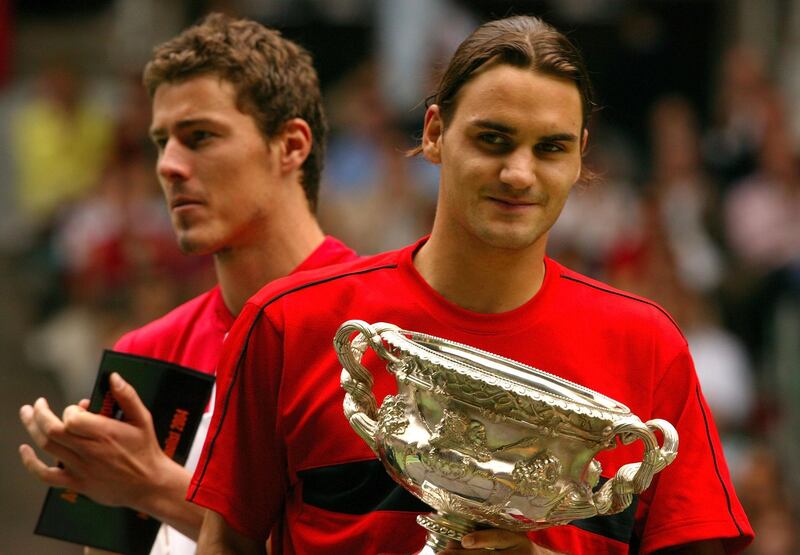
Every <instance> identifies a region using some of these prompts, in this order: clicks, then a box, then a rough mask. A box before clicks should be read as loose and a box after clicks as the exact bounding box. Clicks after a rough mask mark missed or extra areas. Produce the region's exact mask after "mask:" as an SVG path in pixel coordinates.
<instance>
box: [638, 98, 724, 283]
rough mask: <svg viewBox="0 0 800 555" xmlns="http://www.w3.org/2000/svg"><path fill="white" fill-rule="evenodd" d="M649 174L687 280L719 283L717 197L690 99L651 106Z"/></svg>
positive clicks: (682, 275) (680, 269) (681, 272)
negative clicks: (705, 161)
mask: <svg viewBox="0 0 800 555" xmlns="http://www.w3.org/2000/svg"><path fill="white" fill-rule="evenodd" d="M650 137H651V151H652V152H651V159H652V165H651V175H650V182H649V183H648V185H647V187H648V188H649V193H650V194H652V195H653V196H654V199H655V202H656V203H657V205H658V210H659V215H660V217H661V222H662V225H663V227H664V231H665V239H666V240H667V241H668V242H669V245H670V248H671V250H672V252H673V254H674V256H675V262H676V264H677V268H678V273H679V276H680V279H681V281H682V282H683V284H684V285H685V286H687V287H689V288H691V289H693V290H696V291H706V292H707V291H711V290H713V289H714V288H715V287H716V286H717V285H719V283H720V280H721V278H722V272H723V257H722V253H721V251H720V248H719V246H718V245H717V243H716V240H715V239H714V236H715V235H716V236H717V237H718V236H719V227H720V225H719V220H720V217H719V214H718V212H717V210H718V206H719V199H718V196H717V193H716V188H715V186H714V184H713V183H712V182H711V180H710V178H709V176H707V175H706V173H705V171H704V169H703V167H702V162H701V157H700V129H699V125H698V122H697V117H696V114H695V112H694V110H693V108H692V106H691V105H690V104H689V102H688V101H687V100H686V99H685V98H683V97H680V96H667V97H663V98H661V99H659V100H658V101H657V102H656V103H655V105H654V106H653V108H652V110H651V116H650Z"/></svg>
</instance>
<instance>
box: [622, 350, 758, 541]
mask: <svg viewBox="0 0 800 555" xmlns="http://www.w3.org/2000/svg"><path fill="white" fill-rule="evenodd" d="M653 407H654V410H653V414H654V415H655V416H657V417H659V418H663V419H665V420H667V421H669V422H670V423H671V424H673V425H674V426H675V429H676V430H677V432H678V437H679V447H678V456H677V458H676V459H675V461H674V462H673V463H672V464H671V465H670V466H668V467H667V468H666V469H664V470H663V471H662V472H661V473H659V474H658V475H656V477H655V478H654V480H653V483H652V485H651V486H650V488H649V489H648V490H646V491H645V492H644V493H643V494H642V495H641V497H640V508H639V509H640V510H639V515H640V516H644V517H645V518H644V520H643V521H640V522H639V523H638V526H637V528H638V533H639V534H640V535H641V545H640V552H641V553H643V554H647V553H652V552H654V551H657V550H659V549H663V548H666V547H671V546H677V545H683V544H686V543H692V542H697V541H701V540H706V539H715V538H721V539H723V540H724V543H725V546H726V550H727V552H728V553H738V552H740V551H741V550H743V549H744V548H745V547H746V546H747V544H749V543H750V541H752V538H753V532H752V529H751V528H750V524H749V523H748V521H747V517H746V516H745V514H744V510H743V509H742V507H741V504H740V503H739V500H738V499H737V497H736V492H735V491H734V489H733V485H732V484H731V480H730V475H729V473H728V467H727V464H726V462H725V458H724V456H723V452H722V446H721V444H720V441H719V436H718V433H717V429H716V426H715V424H714V420H713V418H712V416H711V412H710V411H709V408H708V405H707V404H706V401H705V399H704V397H703V393H702V391H701V389H700V384H699V383H698V380H697V376H696V374H695V371H694V366H693V364H692V359H691V356H690V354H689V352H688V349H682V350H681V352H679V353H678V354H677V356H675V358H674V359H673V361H672V362H671V364H669V366H668V367H667V369H666V371H665V373H664V375H663V379H662V380H661V383H660V384H659V386H658V387H656V389H655V399H654V405H653Z"/></svg>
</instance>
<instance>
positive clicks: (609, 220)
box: [548, 117, 642, 277]
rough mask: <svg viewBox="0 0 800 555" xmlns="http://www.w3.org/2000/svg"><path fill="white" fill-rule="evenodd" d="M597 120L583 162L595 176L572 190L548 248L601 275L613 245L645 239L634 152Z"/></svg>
mask: <svg viewBox="0 0 800 555" xmlns="http://www.w3.org/2000/svg"><path fill="white" fill-rule="evenodd" d="M598 120H599V117H598V118H595V121H593V122H592V129H591V130H590V136H591V139H590V143H591V146H590V147H589V151H588V153H587V155H586V159H585V161H584V165H585V167H586V168H588V171H589V172H591V173H592V175H594V178H591V179H590V182H588V183H586V182H585V181H584V182H581V183H579V185H578V186H577V187H575V189H574V190H573V191H572V192H571V193H570V196H569V198H568V199H567V203H566V205H565V206H564V210H563V212H562V213H561V216H560V217H559V218H558V220H557V221H556V223H555V225H554V226H553V229H551V230H550V238H549V240H548V253H549V254H550V255H551V256H553V257H555V258H557V259H558V260H559V261H560V262H562V263H563V264H565V265H567V266H569V267H571V268H572V269H574V270H576V271H579V272H583V273H586V274H589V275H593V276H597V277H600V275H601V274H603V273H604V269H605V266H606V264H607V263H608V259H609V257H610V256H611V253H612V251H613V250H615V249H617V248H618V246H619V245H620V244H622V243H623V242H629V241H638V240H640V235H641V233H642V214H641V205H640V200H639V194H638V192H637V191H636V187H635V185H634V182H633V174H634V172H635V168H634V166H635V161H634V159H633V154H632V151H631V149H630V147H629V145H628V144H627V143H626V142H625V140H624V138H622V137H620V136H619V134H618V133H615V132H614V131H613V130H612V129H609V128H608V126H607V125H605V124H604V123H602V122H600V121H598Z"/></svg>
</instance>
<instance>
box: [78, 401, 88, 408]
mask: <svg viewBox="0 0 800 555" xmlns="http://www.w3.org/2000/svg"><path fill="white" fill-rule="evenodd" d="M78 406H79V407H80V408H82V409H83V410H89V399H81V400H80V401H78Z"/></svg>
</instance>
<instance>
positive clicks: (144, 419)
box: [109, 372, 152, 426]
mask: <svg viewBox="0 0 800 555" xmlns="http://www.w3.org/2000/svg"><path fill="white" fill-rule="evenodd" d="M109 383H110V385H111V393H112V395H114V398H115V399H116V400H117V403H119V407H120V408H121V409H122V412H123V413H124V414H125V421H126V422H129V423H130V424H132V425H134V426H152V418H151V416H150V411H149V410H147V407H145V406H144V403H142V400H141V399H140V398H139V395H138V394H137V393H136V390H135V389H133V386H131V385H130V384H129V383H128V382H126V381H125V380H123V379H122V376H120V375H119V374H117V373H116V372H113V373H112V374H111V376H109Z"/></svg>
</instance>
